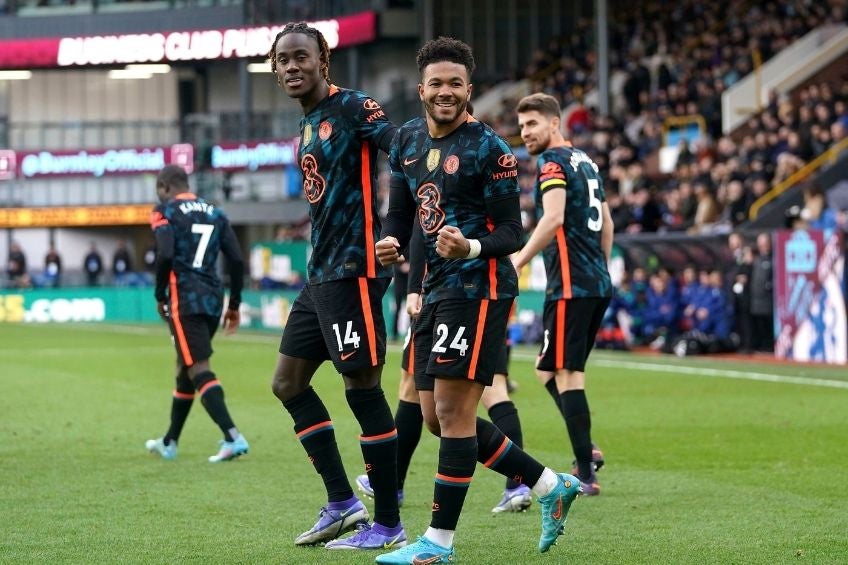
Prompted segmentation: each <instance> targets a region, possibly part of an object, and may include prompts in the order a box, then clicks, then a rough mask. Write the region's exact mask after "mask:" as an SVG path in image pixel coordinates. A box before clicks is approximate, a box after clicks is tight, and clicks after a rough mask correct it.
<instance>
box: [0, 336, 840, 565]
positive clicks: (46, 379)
mask: <svg viewBox="0 0 848 565" xmlns="http://www.w3.org/2000/svg"><path fill="white" fill-rule="evenodd" d="M0 344H2V347H0V391H2V392H0V409H2V418H0V437H2V438H3V441H2V443H0V469H2V481H0V516H2V519H0V534H2V535H0V562H3V563H16V562H21V563H29V562H51V563H113V562H127V563H130V562H132V563H182V562H185V563H329V562H332V563H372V562H373V559H374V555H375V554H374V553H370V552H369V553H367V554H363V553H352V552H334V553H332V554H331V555H330V554H328V553H329V552H328V550H325V549H323V548H321V547H314V548H298V547H295V546H294V545H293V543H292V541H293V539H294V537H295V536H296V535H297V534H299V533H300V532H302V531H304V530H306V529H308V528H309V527H310V526H311V525H312V524H313V522H314V520H315V518H316V514H317V510H318V508H319V507H320V506H321V505H322V504H324V503H325V497H324V492H323V488H322V486H321V484H320V480H319V479H318V477H317V476H316V475H315V473H314V472H313V469H312V467H311V465H310V464H309V463H308V461H307V460H306V457H305V455H304V453H303V451H302V449H301V447H300V445H299V443H298V442H297V440H296V439H295V436H294V434H293V433H292V425H291V419H290V418H289V416H288V414H286V413H285V412H284V411H283V410H282V408H281V406H280V405H279V403H278V402H277V401H276V399H274V398H273V396H272V394H271V392H270V386H269V381H270V376H271V374H272V371H273V368H274V364H275V361H276V347H277V344H278V336H269V335H238V336H234V337H224V336H219V337H218V338H217V339H216V343H215V345H216V349H217V352H216V354H215V355H214V357H213V369H214V370H215V371H216V372H217V374H218V375H219V377H220V378H221V380H222V382H223V384H224V389H225V392H226V396H227V402H228V404H229V407H230V410H231V412H232V414H233V417H234V419H235V422H236V424H237V425H238V426H239V429H240V430H242V431H243V432H244V434H245V435H246V437H247V438H248V439H249V441H250V445H251V451H250V454H249V455H247V456H245V457H244V458H242V459H241V460H239V461H235V462H231V463H225V464H219V465H210V464H209V463H207V462H206V457H207V456H208V455H211V454H213V453H214V452H215V451H216V449H217V441H218V439H220V438H219V435H220V434H219V432H218V430H217V428H216V427H215V426H214V424H213V423H212V422H211V421H210V420H209V418H208V417H207V415H206V413H205V411H204V410H203V408H202V406H200V405H199V402H196V403H195V406H194V407H193V409H192V414H191V415H190V416H189V420H188V423H187V424H186V429H185V431H184V433H183V437H182V440H181V443H180V452H179V458H178V460H177V461H176V462H165V461H161V460H159V459H157V458H155V457H154V456H151V455H149V454H148V453H146V451H145V450H144V441H145V440H146V439H149V438H152V437H158V436H160V435H162V434H163V433H164V431H165V429H166V426H167V420H168V416H169V410H170V391H171V389H172V388H173V379H172V374H173V358H174V355H173V350H172V348H171V345H170V341H169V338H168V336H167V333H166V330H165V328H164V326H157V327H140V326H139V327H121V326H96V325H89V326H86V325H66V326H58V325H54V326H34V325H4V324H0ZM531 358H532V355H531V354H530V350H527V349H525V350H523V351H519V353H518V354H517V355H516V356H515V358H514V359H513V362H512V366H511V372H512V375H513V377H514V378H516V379H517V380H518V381H519V382H520V384H521V388H520V390H519V391H518V392H517V393H516V395H515V396H514V400H515V402H516V405H517V406H518V408H519V413H520V415H521V419H522V424H523V428H524V437H525V443H526V446H527V447H528V450H529V451H530V452H531V453H533V454H534V455H535V456H536V457H537V458H539V459H540V460H541V461H543V462H545V463H546V464H548V465H550V466H554V467H555V468H556V469H557V470H567V469H568V467H569V464H570V461H571V459H572V456H571V452H570V447H569V444H568V440H567V435H566V433H565V428H564V424H563V422H562V420H561V418H560V417H559V415H558V414H556V413H555V411H554V406H553V405H552V401H551V399H550V397H549V396H548V394H547V392H546V391H545V390H544V389H543V388H542V387H541V386H540V385H538V384H537V383H536V382H535V379H534V377H533V373H532V365H531V361H530V359H531ZM593 359H594V360H596V362H595V363H594V364H590V367H589V372H588V373H589V382H590V385H589V399H590V403H591V406H592V411H593V423H594V438H595V440H596V441H597V442H598V443H599V444H600V445H601V446H602V448H603V449H604V452H605V454H606V457H607V467H606V468H605V469H604V470H603V471H602V472H601V474H600V480H601V484H602V487H603V494H602V495H601V496H600V497H596V498H592V499H578V501H577V502H576V503H575V504H574V506H573V507H572V510H571V514H570V516H569V521H568V527H567V529H566V535H565V536H563V537H561V538H560V541H559V545H558V546H556V547H554V548H552V549H551V551H550V552H549V553H547V554H545V555H540V554H539V553H538V552H537V549H536V544H537V541H538V535H539V515H538V504H537V503H534V505H533V506H532V507H531V509H530V511H528V512H527V513H524V514H520V515H513V514H508V515H498V516H493V515H492V514H491V513H490V509H491V508H492V506H494V504H495V503H496V502H497V501H498V499H499V497H500V494H501V490H502V488H503V480H502V479H501V477H500V476H498V475H495V474H494V473H492V472H491V471H488V470H487V469H484V468H482V467H479V466H478V469H477V471H476V473H475V478H474V482H473V485H472V487H471V490H470V492H469V495H468V498H467V499H466V504H465V510H464V512H463V515H462V517H461V519H460V523H459V532H458V536H457V542H456V550H457V557H458V561H459V562H460V563H487V564H497V563H522V564H523V563H789V562H792V563H794V562H809V563H828V562H834V563H835V562H842V563H844V562H845V560H846V558H847V557H846V556H848V537H846V534H845V533H846V530H848V486H846V484H848V483H846V481H845V480H844V477H845V476H846V474H845V468H846V463H848V451H846V450H845V448H844V446H845V430H846V429H848V410H846V406H848V389H844V388H826V387H822V386H804V385H800V384H786V383H770V382H755V381H748V380H744V379H739V378H738V377H737V378H735V379H726V378H712V377H711V378H708V377H707V376H703V375H699V374H676V373H674V372H664V373H659V372H655V371H652V370H644V369H640V368H638V367H636V368H634V367H633V366H632V365H628V368H621V367H620V366H618V365H619V364H620V363H633V362H637V363H642V362H644V363H648V364H649V365H648V367H650V366H651V364H657V363H659V364H662V365H664V366H666V367H668V366H686V367H708V368H709V367H712V368H716V367H718V368H720V369H729V370H733V371H738V372H740V373H742V374H743V375H744V374H746V373H768V374H775V375H780V374H782V375H794V376H798V375H801V376H803V377H805V378H806V377H809V378H824V379H831V380H841V381H842V382H845V380H846V377H845V374H844V371H841V370H837V369H826V368H820V369H818V368H810V367H803V368H799V367H789V366H779V365H756V364H746V363H728V362H709V361H706V360H702V359H699V360H689V359H686V360H678V359H675V358H668V357H650V358H639V357H636V356H633V355H628V354H609V353H603V352H597V353H596V354H595V355H593ZM399 362H400V359H399V352H398V351H397V348H394V349H393V350H392V352H390V354H389V357H388V361H387V369H386V371H385V375H384V380H385V388H386V390H387V396H388V397H389V399H390V403H391V405H392V408H393V409H394V406H395V392H396V386H397V379H398V374H399V370H398V365H399ZM315 387H316V389H317V390H318V392H319V394H320V395H321V396H322V398H323V399H324V401H325V402H326V404H327V406H328V408H329V410H330V413H331V415H332V416H333V418H334V423H335V426H336V434H337V437H338V440H339V443H340V447H341V449H342V456H343V458H344V461H345V463H346V467H347V472H348V475H349V476H350V477H351V481H352V479H353V477H354V476H355V475H356V474H357V473H360V472H361V469H362V459H361V454H360V451H359V446H358V442H357V441H356V436H357V434H358V427H357V426H356V423H355V421H354V419H353V416H352V415H351V413H350V411H349V409H348V408H347V406H346V404H345V402H344V396H343V394H342V384H341V382H340V379H339V378H338V377H337V376H336V374H335V373H334V371H333V369H332V367H331V366H330V365H326V366H325V367H324V368H322V370H321V371H320V373H319V374H318V375H317V376H316V379H315ZM437 447H438V443H437V440H436V439H435V438H432V437H430V436H429V435H427V433H426V432H424V435H423V436H422V441H421V444H420V445H419V448H418V451H417V452H416V454H415V457H414V459H413V462H412V466H411V470H410V476H409V478H408V480H407V483H406V504H405V506H404V507H403V508H402V518H403V520H404V523H405V525H406V528H407V533H408V534H409V535H410V537H411V538H413V539H414V537H415V536H417V535H420V534H421V533H423V531H424V529H425V528H426V526H427V524H428V522H429V516H430V511H429V505H430V500H431V493H432V477H433V474H434V471H435V465H436V452H437ZM368 506H369V508H372V509H373V506H372V505H371V503H370V502H369V503H368Z"/></svg>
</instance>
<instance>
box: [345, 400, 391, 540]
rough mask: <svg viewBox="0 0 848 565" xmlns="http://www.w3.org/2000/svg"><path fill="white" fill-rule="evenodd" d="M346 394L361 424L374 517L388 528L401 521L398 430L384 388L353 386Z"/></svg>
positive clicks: (360, 438) (361, 442) (360, 442)
mask: <svg viewBox="0 0 848 565" xmlns="http://www.w3.org/2000/svg"><path fill="white" fill-rule="evenodd" d="M345 397H346V398H347V403H348V405H349V406H350V409H351V410H352V411H353V415H354V416H355V417H356V420H357V421H358V422H359V426H360V428H362V435H361V436H359V445H360V447H361V448H362V458H363V459H364V460H365V472H366V473H368V481H369V482H370V483H371V488H372V489H373V490H374V521H375V522H377V523H379V524H381V525H383V526H387V527H389V528H392V527H394V526H397V524H398V522H400V514H399V513H398V503H397V490H398V487H397V484H398V482H397V476H398V475H397V452H398V432H397V430H396V429H395V421H394V418H392V412H391V410H390V409H389V404H388V402H386V396H385V395H384V394H383V389H382V388H380V387H379V386H378V387H375V388H370V389H352V390H346V391H345Z"/></svg>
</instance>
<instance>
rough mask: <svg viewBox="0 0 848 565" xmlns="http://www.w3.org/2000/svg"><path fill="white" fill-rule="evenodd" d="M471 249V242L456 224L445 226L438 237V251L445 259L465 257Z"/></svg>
mask: <svg viewBox="0 0 848 565" xmlns="http://www.w3.org/2000/svg"><path fill="white" fill-rule="evenodd" d="M469 251H471V244H470V243H469V242H468V240H467V239H465V236H464V235H462V232H461V231H459V228H456V227H454V226H444V227H442V229H440V230H439V235H438V237H436V253H438V254H439V257H444V258H445V259H465V257H466V256H468V253H469Z"/></svg>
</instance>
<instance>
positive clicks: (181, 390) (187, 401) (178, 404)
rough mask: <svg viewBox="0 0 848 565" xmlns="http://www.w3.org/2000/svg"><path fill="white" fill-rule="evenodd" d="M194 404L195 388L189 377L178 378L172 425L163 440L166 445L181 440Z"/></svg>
mask: <svg viewBox="0 0 848 565" xmlns="http://www.w3.org/2000/svg"><path fill="white" fill-rule="evenodd" d="M192 404H194V387H193V386H192V384H191V380H189V378H188V377H186V376H183V375H180V376H179V377H177V387H176V388H175V389H174V396H173V399H172V400H171V425H170V426H169V427H168V431H167V432H166V433H165V437H164V438H163V441H164V442H165V445H168V444H169V443H171V442H172V441H179V440H180V434H181V433H182V432H183V426H184V425H185V422H186V418H188V413H189V412H190V411H191V405H192Z"/></svg>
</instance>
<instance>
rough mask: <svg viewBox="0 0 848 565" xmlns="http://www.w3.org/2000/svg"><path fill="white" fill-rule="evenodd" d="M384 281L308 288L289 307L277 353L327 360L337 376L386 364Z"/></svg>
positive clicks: (352, 281)
mask: <svg viewBox="0 0 848 565" xmlns="http://www.w3.org/2000/svg"><path fill="white" fill-rule="evenodd" d="M390 280H391V279H388V278H379V279H369V278H366V277H359V278H350V279H340V280H336V281H330V282H325V283H321V284H307V285H306V286H305V287H303V290H301V291H300V294H299V295H298V297H297V298H296V299H295V301H294V303H293V304H292V308H291V312H290V313H289V318H288V321H287V322H286V327H285V328H284V329H283V338H282V341H281V342H280V353H282V354H283V355H288V356H289V357H296V358H299V359H311V360H315V361H327V360H331V361H332V362H333V365H335V367H336V370H337V371H338V372H339V373H348V372H350V371H353V370H356V369H361V368H363V367H376V366H377V365H382V364H383V363H384V362H385V359H386V323H385V321H384V319H383V295H384V294H385V293H386V289H387V288H388V286H389V281H390Z"/></svg>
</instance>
